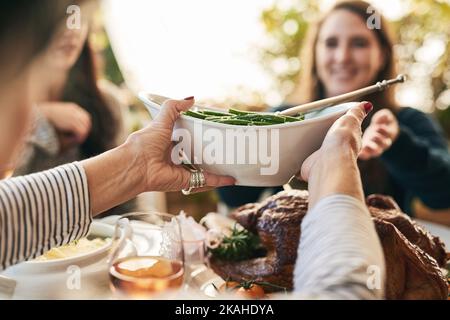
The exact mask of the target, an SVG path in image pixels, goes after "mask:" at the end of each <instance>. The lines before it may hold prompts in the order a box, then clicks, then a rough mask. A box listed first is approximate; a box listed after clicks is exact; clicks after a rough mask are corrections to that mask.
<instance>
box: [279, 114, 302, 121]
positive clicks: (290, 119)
mask: <svg viewBox="0 0 450 320" xmlns="http://www.w3.org/2000/svg"><path fill="white" fill-rule="evenodd" d="M280 117H283V118H284V120H286V121H285V122H297V121H299V120H300V119H299V118H297V117H291V116H282V115H281V116H280ZM301 120H303V119H301Z"/></svg>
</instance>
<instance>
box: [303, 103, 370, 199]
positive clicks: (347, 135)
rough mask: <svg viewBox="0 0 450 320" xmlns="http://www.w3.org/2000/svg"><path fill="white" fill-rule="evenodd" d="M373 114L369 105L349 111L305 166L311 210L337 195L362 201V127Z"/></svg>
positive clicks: (304, 163) (305, 179)
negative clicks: (360, 159) (359, 168)
mask: <svg viewBox="0 0 450 320" xmlns="http://www.w3.org/2000/svg"><path fill="white" fill-rule="evenodd" d="M371 110H372V104H371V103H370V102H362V103H360V104H359V105H358V106H356V107H353V108H351V109H350V110H348V111H347V113H346V114H345V115H343V116H342V117H341V118H339V119H338V120H336V122H335V123H334V124H333V125H332V126H331V128H330V129H329V130H328V133H327V135H326V136H325V139H324V141H323V142H322V146H321V147H320V149H319V150H317V151H316V152H314V153H313V154H312V155H310V156H309V157H308V158H307V159H306V160H305V161H304V162H303V165H302V168H301V171H300V174H301V179H303V180H304V181H308V189H309V193H310V196H309V203H310V207H311V208H312V207H313V206H314V204H315V203H316V202H317V201H318V200H320V199H322V198H323V197H325V196H328V195H332V194H337V193H339V194H347V195H350V196H353V197H355V198H357V199H360V200H361V201H363V192H362V186H361V178H360V176H359V170H358V166H357V164H356V159H357V157H358V153H359V151H360V149H361V123H362V121H363V120H364V118H365V117H366V115H367V113H369V112H370V111H371Z"/></svg>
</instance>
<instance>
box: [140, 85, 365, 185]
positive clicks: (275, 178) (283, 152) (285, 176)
mask: <svg viewBox="0 0 450 320" xmlns="http://www.w3.org/2000/svg"><path fill="white" fill-rule="evenodd" d="M139 98H140V99H141V100H142V102H143V103H144V104H145V106H146V107H147V109H148V110H149V112H150V113H151V115H152V117H153V118H154V117H156V116H157V114H158V113H159V111H160V109H161V105H162V103H163V102H164V101H165V100H167V99H169V98H167V97H164V96H159V95H155V94H148V93H143V92H142V93H140V94H139ZM355 104H356V102H349V103H344V104H340V105H336V106H333V107H330V108H327V109H324V110H322V111H319V112H313V113H308V114H307V115H306V119H305V120H303V121H298V122H289V123H284V124H276V125H270V126H258V127H248V126H239V125H229V124H222V123H216V122H210V121H205V120H201V119H197V118H193V117H189V116H184V115H182V116H181V117H180V118H179V119H178V120H177V122H176V124H175V129H185V130H186V131H185V132H188V133H189V135H190V139H191V145H190V148H191V154H192V155H194V154H195V152H194V151H195V147H194V146H196V145H197V148H199V149H200V150H201V155H200V156H201V157H202V159H201V160H200V159H197V160H196V161H195V163H196V164H199V166H200V167H201V168H203V169H204V170H205V171H208V172H211V173H215V174H220V175H229V176H232V177H234V178H235V179H236V185H242V186H266V187H270V186H280V185H283V184H285V183H287V182H288V181H289V180H290V179H291V178H292V176H293V175H295V174H296V173H297V172H298V170H299V169H300V167H301V164H302V163H303V161H304V160H305V159H306V158H307V157H308V156H309V155H311V154H312V153H313V152H314V151H316V150H317V149H319V147H320V145H321V144H322V141H323V139H324V138H325V135H326V133H327V131H328V129H329V128H330V127H331V125H332V124H333V123H334V121H335V120H336V119H338V118H339V117H340V116H342V115H343V114H344V113H345V112H346V111H347V110H348V109H349V108H351V107H352V106H354V105H355ZM199 108H201V107H199ZM203 109H205V108H203ZM208 109H213V108H208ZM199 128H201V130H199ZM209 129H215V130H211V131H210V132H212V131H214V132H217V133H218V134H219V136H220V137H226V134H227V132H234V133H236V132H237V130H254V131H255V132H256V135H257V137H258V143H256V144H250V143H247V142H245V146H244V147H243V148H242V149H240V148H239V149H235V150H236V151H235V153H239V155H242V154H244V153H245V157H246V159H249V157H250V154H252V155H254V154H255V149H254V148H257V149H256V150H257V151H256V153H257V154H260V153H261V155H266V156H267V155H269V154H270V152H263V151H264V150H272V148H273V150H274V152H277V154H276V155H275V156H272V155H271V154H270V160H269V161H270V163H264V159H263V157H262V156H259V157H258V159H257V161H256V163H253V164H252V163H244V164H238V163H236V162H237V161H234V162H233V163H226V162H227V161H226V156H227V153H228V154H229V152H228V150H227V149H225V147H227V148H228V147H229V145H230V144H229V141H228V140H226V141H225V140H223V141H224V145H221V144H218V145H220V146H221V147H220V148H222V150H223V157H222V159H223V160H225V161H222V162H221V163H214V164H211V161H208V159H207V158H205V153H208V151H207V149H206V148H207V147H209V150H211V147H210V146H211V143H212V142H209V143H208V142H205V140H206V139H205V135H204V132H206V131H207V130H209ZM264 131H265V133H266V134H267V136H268V137H271V135H272V134H274V137H276V134H277V133H278V139H276V138H274V139H276V140H275V141H273V142H272V141H271V139H263V138H262V134H263V133H264ZM178 132H180V131H178ZM174 140H177V141H178V139H174ZM244 140H245V139H244ZM244 140H241V141H244ZM220 148H218V149H220ZM205 150H206V152H205ZM236 156H237V155H236ZM192 158H193V157H192ZM208 162H209V163H208ZM247 162H249V161H247ZM264 168H265V170H268V171H272V172H267V171H266V172H264ZM270 168H272V169H270Z"/></svg>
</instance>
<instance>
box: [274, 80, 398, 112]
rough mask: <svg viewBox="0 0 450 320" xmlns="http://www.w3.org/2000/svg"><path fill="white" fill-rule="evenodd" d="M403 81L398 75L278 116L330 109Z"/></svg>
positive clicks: (298, 107) (303, 105)
mask: <svg viewBox="0 0 450 320" xmlns="http://www.w3.org/2000/svg"><path fill="white" fill-rule="evenodd" d="M405 80H406V76H405V75H403V74H400V75H398V76H397V78H395V79H390V80H383V81H381V82H377V83H376V84H374V85H372V86H369V87H365V88H361V89H358V90H355V91H351V92H347V93H344V94H341V95H338V96H335V97H331V98H326V99H322V100H317V101H314V102H310V103H305V104H302V105H299V106H296V107H292V108H289V109H286V110H284V111H281V112H280V114H282V115H286V116H292V115H297V114H299V113H306V112H309V111H313V110H318V109H324V108H327V107H331V106H333V105H336V104H339V103H343V102H347V101H351V100H355V99H357V98H359V97H362V96H365V95H368V94H370V93H374V92H379V91H383V90H385V89H386V88H388V87H390V86H391V85H393V84H396V83H401V82H405Z"/></svg>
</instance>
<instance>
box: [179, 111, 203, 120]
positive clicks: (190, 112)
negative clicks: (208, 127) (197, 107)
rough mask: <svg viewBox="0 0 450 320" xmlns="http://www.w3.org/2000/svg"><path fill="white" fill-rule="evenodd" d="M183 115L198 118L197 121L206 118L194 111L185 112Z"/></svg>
mask: <svg viewBox="0 0 450 320" xmlns="http://www.w3.org/2000/svg"><path fill="white" fill-rule="evenodd" d="M183 114H185V115H187V116H191V117H194V118H198V119H205V118H206V117H207V116H206V115H204V114H201V113H199V112H195V111H192V110H187V111H185V112H183Z"/></svg>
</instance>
